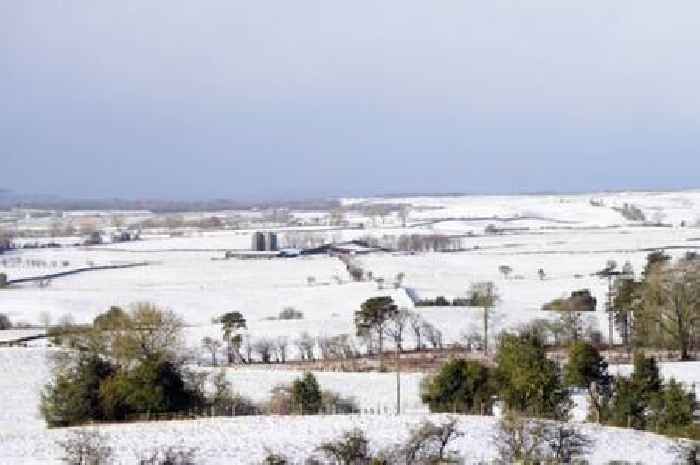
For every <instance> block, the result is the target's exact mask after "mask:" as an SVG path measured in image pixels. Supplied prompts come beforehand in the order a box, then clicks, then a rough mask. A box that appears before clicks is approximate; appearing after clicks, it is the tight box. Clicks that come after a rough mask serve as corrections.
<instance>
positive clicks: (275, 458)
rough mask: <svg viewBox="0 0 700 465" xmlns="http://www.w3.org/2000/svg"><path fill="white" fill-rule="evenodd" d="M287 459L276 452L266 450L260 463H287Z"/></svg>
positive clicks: (275, 464)
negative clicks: (265, 454)
mask: <svg viewBox="0 0 700 465" xmlns="http://www.w3.org/2000/svg"><path fill="white" fill-rule="evenodd" d="M288 464H289V459H288V458H287V457H286V456H284V455H282V454H276V453H274V452H268V453H267V456H266V457H265V458H264V459H263V461H262V464H261V465H288Z"/></svg>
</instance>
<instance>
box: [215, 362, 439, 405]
mask: <svg viewBox="0 0 700 465" xmlns="http://www.w3.org/2000/svg"><path fill="white" fill-rule="evenodd" d="M215 370H216V369H210V370H209V371H212V372H213V371H215ZM225 372H226V377H227V379H228V380H229V381H230V382H231V384H232V386H233V389H234V391H236V392H238V393H239V394H242V395H243V396H245V397H248V398H250V399H252V400H254V401H256V402H264V401H266V400H269V398H270V391H271V390H272V388H274V387H275V386H277V385H279V384H287V385H288V384H290V383H291V382H292V381H294V380H295V379H297V378H299V377H301V375H302V374H303V373H302V372H301V371H286V370H261V369H247V368H238V369H236V368H226V369H225ZM313 373H314V375H315V376H316V379H317V380H318V383H319V385H320V386H321V389H323V390H330V391H333V392H336V393H338V394H340V395H342V396H343V397H352V398H354V400H355V403H356V404H357V406H358V407H359V408H360V409H361V410H363V411H365V410H367V411H369V410H374V411H375V412H376V411H381V412H384V411H389V412H396V374H395V373H342V372H338V373H335V372H313ZM423 376H424V375H423V374H420V373H402V374H401V411H402V412H404V413H425V412H427V407H426V406H424V405H423V403H422V402H421V400H420V382H421V380H422V379H423Z"/></svg>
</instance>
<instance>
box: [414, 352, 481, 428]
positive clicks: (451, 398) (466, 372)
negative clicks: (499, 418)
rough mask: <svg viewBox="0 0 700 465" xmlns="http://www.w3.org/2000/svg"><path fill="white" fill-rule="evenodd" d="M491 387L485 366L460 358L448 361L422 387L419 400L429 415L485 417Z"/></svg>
mask: <svg viewBox="0 0 700 465" xmlns="http://www.w3.org/2000/svg"><path fill="white" fill-rule="evenodd" d="M493 388H494V386H493V380H492V375H491V371H490V370H489V368H487V367H486V366H484V365H482V364H480V363H478V362H474V361H467V360H462V359H455V360H450V361H448V362H447V363H445V364H444V365H443V366H442V367H441V368H440V371H439V372H438V373H437V374H436V375H435V376H432V377H429V378H426V379H425V381H423V383H422V385H421V399H422V400H423V402H424V403H427V404H428V405H429V406H430V411H431V412H455V413H456V412H460V413H471V414H482V415H483V414H488V413H490V412H491V407H492V395H493V394H494V389H493Z"/></svg>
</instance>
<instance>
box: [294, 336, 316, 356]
mask: <svg viewBox="0 0 700 465" xmlns="http://www.w3.org/2000/svg"><path fill="white" fill-rule="evenodd" d="M294 345H296V346H297V350H298V351H299V357H300V358H301V359H302V360H313V359H314V346H315V345H316V343H315V342H314V338H312V337H311V336H310V335H309V333H307V332H306V331H304V332H303V333H301V334H300V335H299V337H298V338H297V339H296V340H295V341H294Z"/></svg>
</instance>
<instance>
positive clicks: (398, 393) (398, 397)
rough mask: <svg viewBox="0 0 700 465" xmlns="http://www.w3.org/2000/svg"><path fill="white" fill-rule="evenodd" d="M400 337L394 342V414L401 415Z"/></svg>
mask: <svg viewBox="0 0 700 465" xmlns="http://www.w3.org/2000/svg"><path fill="white" fill-rule="evenodd" d="M399 347H401V336H399V337H398V339H397V341H396V414H397V415H401V353H400V351H399Z"/></svg>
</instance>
